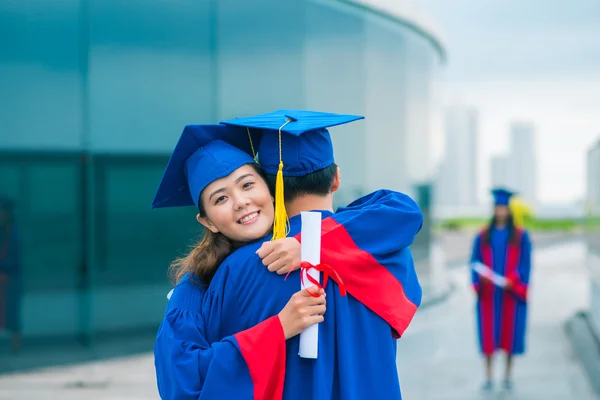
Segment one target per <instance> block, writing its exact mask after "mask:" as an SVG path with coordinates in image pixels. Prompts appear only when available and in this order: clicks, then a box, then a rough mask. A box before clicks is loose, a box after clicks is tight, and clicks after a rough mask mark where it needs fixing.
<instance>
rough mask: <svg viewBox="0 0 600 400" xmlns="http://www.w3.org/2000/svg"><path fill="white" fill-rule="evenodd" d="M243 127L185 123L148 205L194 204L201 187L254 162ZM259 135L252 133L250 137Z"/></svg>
mask: <svg viewBox="0 0 600 400" xmlns="http://www.w3.org/2000/svg"><path fill="white" fill-rule="evenodd" d="M248 135H249V132H247V131H246V129H240V128H236V127H231V126H226V125H187V126H186V127H185V128H184V130H183V133H182V134H181V137H180V138H179V141H178V142H177V145H176V146H175V149H174V150H173V154H172V155H171V158H170V160H169V163H168V164H167V167H166V169H165V172H164V175H163V177H162V179H161V182H160V185H159V187H158V190H157V192H156V195H155V196H154V200H153V202H152V208H162V207H178V206H191V205H195V206H196V207H198V199H199V197H200V193H202V190H203V189H204V188H205V187H206V186H208V185H209V184H211V183H212V182H214V181H215V180H217V179H220V178H223V177H225V176H227V175H229V174H230V173H232V172H233V171H235V170H236V169H238V168H239V167H241V166H242V165H245V164H251V163H254V159H253V158H252V155H251V154H252V145H251V143H250V139H249V137H248ZM259 139H260V135H259V134H258V133H256V132H253V133H252V140H257V141H258V140H259Z"/></svg>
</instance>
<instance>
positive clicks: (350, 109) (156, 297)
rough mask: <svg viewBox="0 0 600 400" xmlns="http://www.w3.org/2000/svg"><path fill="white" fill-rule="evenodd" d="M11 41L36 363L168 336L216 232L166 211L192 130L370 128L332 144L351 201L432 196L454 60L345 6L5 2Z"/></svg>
mask: <svg viewBox="0 0 600 400" xmlns="http://www.w3.org/2000/svg"><path fill="white" fill-rule="evenodd" d="M0 36H1V37H2V38H3V40H2V44H1V46H2V48H1V50H0V87H2V90H0V121H1V124H0V196H8V197H10V198H11V199H13V200H14V201H15V205H16V207H15V221H16V224H17V226H18V229H19V231H20V237H21V249H20V254H21V257H22V262H21V264H20V274H21V275H20V276H21V278H22V279H21V281H22V285H21V293H20V295H19V299H20V308H19V310H20V316H21V321H22V334H23V339H24V345H23V348H24V349H23V351H27V346H28V343H29V344H35V343H38V342H39V343H42V342H48V343H52V341H53V340H58V339H59V338H62V339H65V338H66V342H69V341H72V343H82V344H84V345H93V344H94V343H95V339H96V338H99V337H103V335H105V334H112V333H119V332H142V331H148V332H151V333H154V332H155V331H156V328H157V326H158V323H159V322H160V320H161V318H162V314H163V312H164V308H165V304H166V293H167V292H168V291H169V289H170V283H169V280H168V278H167V267H168V265H169V263H170V261H171V260H173V258H174V257H176V256H177V255H179V254H181V253H182V252H184V251H186V250H187V249H188V247H189V246H190V245H191V244H193V243H194V241H195V238H196V237H197V235H199V234H200V233H201V232H200V229H199V225H198V224H197V223H196V221H195V218H194V216H195V210H193V209H192V208H188V209H160V210H151V209H150V203H151V200H152V197H153V195H154V192H155V190H156V188H157V186H158V183H159V180H160V178H161V175H162V172H163V169H164V167H165V165H166V162H167V160H168V158H169V155H170V152H171V150H172V149H173V146H174V144H175V142H176V141H177V139H178V137H179V135H180V133H181V131H182V128H183V126H184V125H185V124H188V123H216V122H218V121H220V120H222V119H226V118H233V117H237V116H243V115H250V114H254V113H262V112H267V111H271V110H275V109H280V108H300V109H311V110H322V111H331V112H343V113H356V114H361V115H365V116H366V120H364V121H361V122H357V123H354V124H350V125H348V126H344V127H340V128H334V129H333V130H332V136H333V140H334V146H335V151H336V160H337V162H338V164H339V165H340V167H341V168H342V171H343V177H344V183H343V186H342V190H341V191H340V192H339V195H338V197H337V199H336V201H337V202H338V203H339V204H342V203H344V204H345V203H348V202H349V201H351V200H352V199H354V198H355V197H357V196H359V195H361V194H364V193H366V192H368V191H370V190H373V189H377V188H381V187H386V188H391V189H397V190H403V191H407V192H409V193H412V194H414V195H418V193H420V192H423V193H428V191H427V188H424V187H423V185H424V183H425V184H426V182H427V181H428V179H429V178H430V176H429V174H430V160H429V153H430V151H429V146H430V143H429V131H430V129H429V124H430V112H431V101H432V83H433V82H434V81H435V80H436V78H437V74H438V70H439V69H440V65H442V63H443V59H444V50H443V46H442V44H441V43H440V41H439V39H438V38H437V37H436V36H435V35H434V34H433V33H432V32H431V31H429V30H428V29H427V28H426V27H425V26H424V25H421V24H420V23H419V21H417V20H413V19H411V18H410V16H407V15H395V14H394V13H390V12H383V11H381V10H375V9H373V8H371V7H369V5H368V4H365V3H364V2H362V3H361V4H358V3H354V2H350V1H340V0H311V1H308V0H293V1H284V2H282V1H275V0H258V1H252V2H247V1H246V2H244V1H238V0H182V1H177V2H168V1H161V0H129V1H126V2H124V1H121V0H72V1H60V2H57V1H47V0H28V1H19V0H4V1H0ZM416 185H420V186H416ZM415 188H418V189H415ZM426 197H427V196H426ZM421 200H422V199H421ZM424 237H425V239H422V241H423V243H421V244H416V245H415V246H416V247H419V246H421V247H422V249H425V250H423V251H421V253H422V257H425V258H426V257H427V252H428V251H427V250H426V249H427V246H428V237H429V236H424ZM415 252H416V253H419V251H418V250H417V249H415ZM0 340H1V337H0ZM92 347H93V346H92ZM2 352H3V348H0V353H2ZM0 364H3V362H0ZM3 365H4V366H5V368H4V369H3V368H0V371H1V370H6V369H10V367H6V366H7V365H8V364H6V363H4V364H3Z"/></svg>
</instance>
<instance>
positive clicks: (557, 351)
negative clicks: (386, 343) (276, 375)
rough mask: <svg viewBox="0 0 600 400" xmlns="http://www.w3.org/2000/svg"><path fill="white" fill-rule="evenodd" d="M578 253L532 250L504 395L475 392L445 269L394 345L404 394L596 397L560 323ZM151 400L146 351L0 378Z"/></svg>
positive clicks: (458, 277) (3, 391)
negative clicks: (522, 339) (443, 281)
mask: <svg viewBox="0 0 600 400" xmlns="http://www.w3.org/2000/svg"><path fill="white" fill-rule="evenodd" d="M583 256H584V247H583V246H582V244H581V243H578V242H570V243H567V244H564V245H561V246H554V247H549V248H545V249H539V250H537V252H536V254H535V255H534V262H535V263H534V267H535V269H534V275H533V280H532V282H533V283H532V305H531V317H530V330H529V336H528V346H529V352H528V354H527V355H526V356H525V357H524V358H522V359H518V360H517V364H516V370H515V390H514V391H513V393H510V394H509V393H504V392H500V391H495V392H493V393H491V394H489V395H487V396H484V395H482V393H481V392H480V391H479V385H480V383H481V378H482V371H483V370H482V368H481V361H480V359H479V355H478V354H477V353H476V346H475V336H474V320H473V317H474V316H473V297H472V294H471V292H470V288H469V286H468V279H467V277H468V275H467V271H466V270H465V269H462V268H457V269H453V270H452V271H451V272H450V274H449V276H450V279H452V280H453V281H454V283H455V287H456V289H455V290H454V292H453V293H452V294H451V296H450V297H449V298H448V299H447V301H445V302H443V303H440V304H438V305H436V306H435V307H431V308H429V309H425V310H423V311H422V312H420V313H418V314H417V317H416V318H415V321H414V323H413V325H411V327H410V328H409V330H408V331H407V332H406V334H405V336H404V338H403V339H402V340H400V342H399V346H398V347H399V351H398V365H399V373H400V377H401V380H402V389H403V393H404V399H405V400H437V399H440V400H442V399H443V400H453V399H456V400H471V399H473V400H475V399H507V400H508V399H514V400H517V399H519V400H529V399H531V400H538V399H544V400H555V399H556V400H564V399H569V398H573V399H577V400H593V399H597V397H595V396H594V395H593V393H592V392H591V389H590V385H589V383H588V381H587V379H586V376H585V374H584V373H583V371H582V369H581V367H580V365H579V363H578V362H577V360H576V359H575V358H574V356H573V353H572V350H571V347H570V345H569V343H568V341H567V339H566V337H565V334H564V330H563V322H564V321H565V320H566V319H567V318H568V317H570V316H571V315H572V313H573V312H574V311H575V310H578V309H581V308H585V305H586V303H587V296H588V283H587V281H586V278H587V277H586V273H585V270H584V268H583ZM498 372H500V371H498ZM498 376H499V374H498ZM157 398H158V394H157V392H156V386H155V381H154V369H153V360H152V356H151V354H144V355H142V356H138V357H128V358H122V359H113V360H110V361H102V362H96V363H89V364H80V365H74V366H70V367H61V368H50V369H45V370H40V371H37V372H30V373H26V374H11V375H3V376H0V400H9V399H10V400H12V399H15V400H16V399H19V400H27V399H36V400H38V399H49V400H51V399H61V400H74V399H86V400H87V399H89V400H96V399H98V400H100V399H103V400H120V399H128V400H142V399H143V400H146V399H148V400H149V399H157Z"/></svg>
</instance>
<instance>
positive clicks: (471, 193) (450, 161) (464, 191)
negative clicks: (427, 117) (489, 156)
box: [436, 105, 478, 206]
mask: <svg viewBox="0 0 600 400" xmlns="http://www.w3.org/2000/svg"><path fill="white" fill-rule="evenodd" d="M444 122H445V123H444V127H445V142H446V143H445V157H444V161H443V163H442V166H441V168H440V171H439V173H440V175H439V181H438V188H437V189H438V191H437V196H436V197H437V203H438V204H441V205H447V206H471V205H475V204H477V135H478V112H477V110H476V109H474V108H472V107H468V106H464V105H452V106H450V107H448V108H447V109H446V113H445V119H444Z"/></svg>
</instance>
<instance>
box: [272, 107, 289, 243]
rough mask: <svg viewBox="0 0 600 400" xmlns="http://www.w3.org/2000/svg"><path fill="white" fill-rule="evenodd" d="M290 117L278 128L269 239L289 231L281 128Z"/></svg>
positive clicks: (281, 237) (285, 234)
mask: <svg viewBox="0 0 600 400" xmlns="http://www.w3.org/2000/svg"><path fill="white" fill-rule="evenodd" d="M289 122H291V119H288V120H287V121H286V122H285V124H283V125H282V126H281V127H280V128H279V168H278V169H277V175H276V176H275V218H274V220H273V238H272V239H271V240H277V239H283V238H285V237H286V236H287V234H288V233H289V231H290V221H289V220H288V216H287V211H286V209H285V196H284V194H283V158H282V157H281V129H282V128H283V127H284V126H286V125H287V124H288V123H289Z"/></svg>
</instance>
